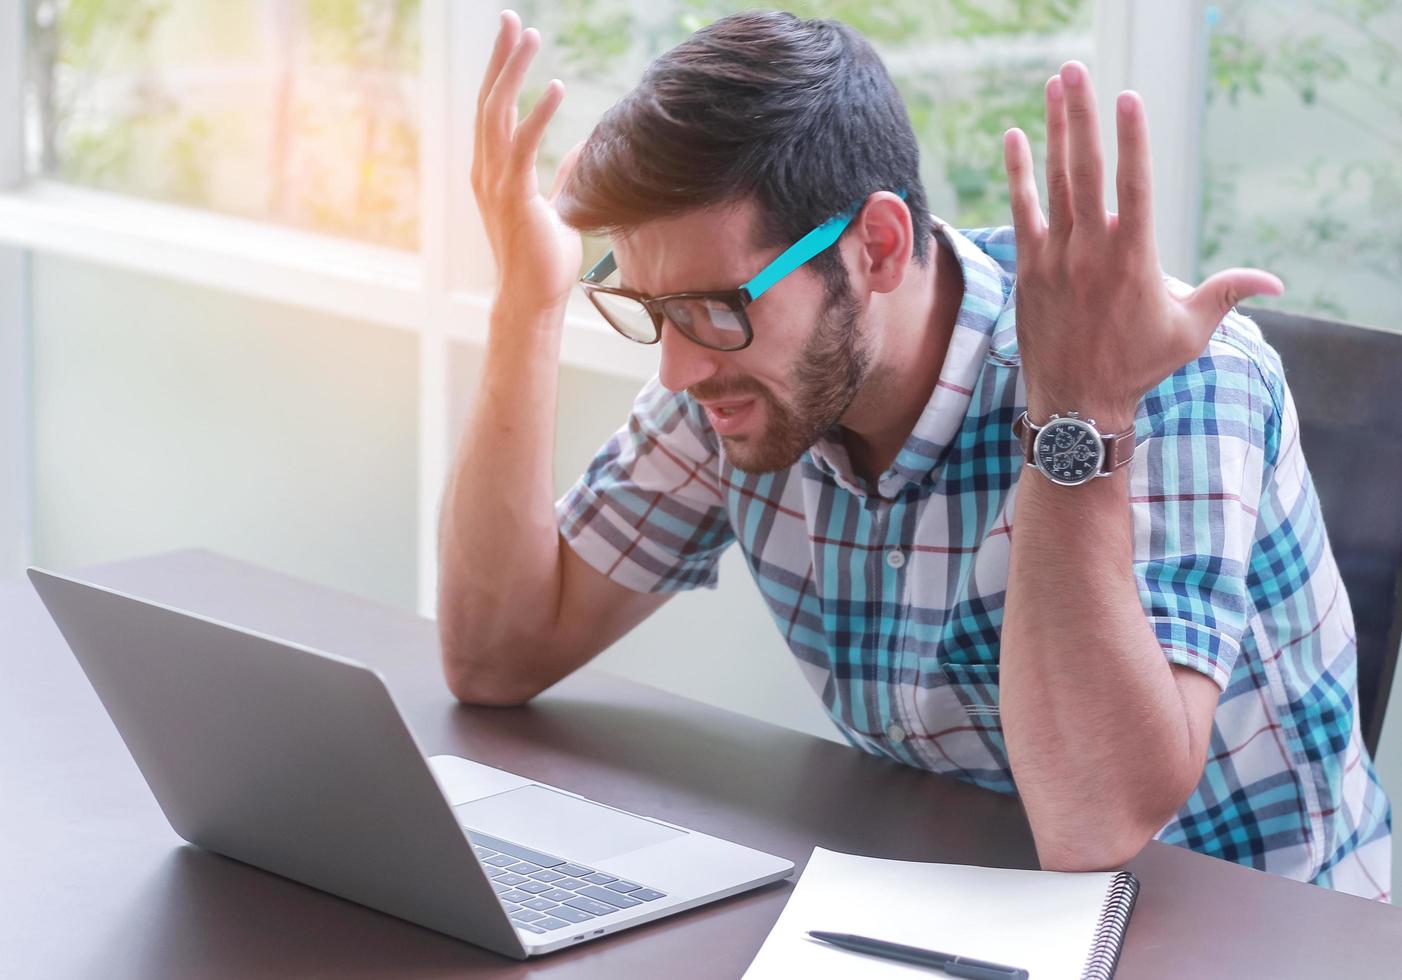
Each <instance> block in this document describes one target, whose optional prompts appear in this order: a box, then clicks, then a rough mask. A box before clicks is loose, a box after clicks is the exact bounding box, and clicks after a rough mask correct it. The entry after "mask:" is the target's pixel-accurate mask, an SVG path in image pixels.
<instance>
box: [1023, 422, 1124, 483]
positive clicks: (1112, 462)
mask: <svg viewBox="0 0 1402 980" xmlns="http://www.w3.org/2000/svg"><path fill="white" fill-rule="evenodd" d="M1086 421H1087V422H1089V423H1090V424H1091V425H1094V424H1095V420H1094V419H1086ZM1041 431H1042V426H1040V425H1037V424H1036V423H1034V422H1033V421H1032V418H1031V416H1029V415H1028V414H1027V412H1025V411H1024V412H1023V413H1022V414H1021V415H1019V416H1018V417H1017V418H1016V419H1015V420H1014V421H1013V435H1014V436H1016V437H1017V441H1018V445H1020V446H1021V447H1022V458H1023V461H1024V462H1025V463H1026V464H1027V465H1028V466H1033V467H1035V466H1036V465H1037V457H1036V453H1035V446H1036V442H1037V433H1039V432H1041ZM1096 431H1097V432H1098V431H1099V430H1098V429H1097V430H1096ZM1100 443H1101V445H1102V446H1104V448H1105V454H1104V458H1103V459H1102V461H1101V463H1100V473H1101V475H1102V476H1109V475H1110V474H1111V473H1113V472H1115V471H1116V470H1118V469H1119V468H1120V467H1122V466H1126V465H1128V464H1129V462H1130V460H1132V459H1134V445H1135V443H1134V426H1132V425H1131V426H1130V427H1129V428H1128V429H1125V430H1124V431H1123V432H1115V433H1112V434H1110V435H1105V434H1104V433H1101V435H1100Z"/></svg>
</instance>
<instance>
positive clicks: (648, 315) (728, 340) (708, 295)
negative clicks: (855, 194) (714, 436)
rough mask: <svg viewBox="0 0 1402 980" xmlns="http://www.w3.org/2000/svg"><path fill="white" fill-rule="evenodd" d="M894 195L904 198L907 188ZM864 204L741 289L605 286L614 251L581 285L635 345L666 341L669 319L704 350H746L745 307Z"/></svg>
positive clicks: (613, 268) (828, 241)
mask: <svg viewBox="0 0 1402 980" xmlns="http://www.w3.org/2000/svg"><path fill="white" fill-rule="evenodd" d="M896 193H897V194H899V195H900V197H901V199H902V200H904V199H905V194H906V192H905V190H904V189H902V190H898V191H896ZM861 204H862V202H860V201H859V202H858V203H856V204H854V205H853V206H852V207H850V208H848V209H847V210H846V211H843V212H842V213H841V214H837V215H834V216H833V217H831V218H829V219H828V220H827V221H824V222H823V223H822V224H821V225H819V226H818V227H816V228H814V229H813V230H812V231H810V232H809V233H808V234H806V235H804V236H803V237H802V238H800V239H799V240H798V241H796V242H794V243H793V244H792V245H790V246H789V247H788V248H786V249H785V250H784V251H783V252H782V253H781V254H780V255H779V257H778V258H776V259H775V260H774V261H773V262H770V263H769V264H768V265H766V266H765V267H764V268H763V269H761V270H760V271H759V274H758V275H756V276H755V277H754V278H753V279H751V280H750V281H749V282H747V283H745V284H744V285H743V286H740V287H739V288H738V289H724V290H718V291H713V292H693V293H667V294H666V295H663V296H646V295H644V294H642V293H638V292H634V291H633V290H631V289H624V288H622V287H621V286H617V285H604V283H605V282H606V281H607V280H608V279H610V278H611V277H613V276H614V275H615V273H617V271H618V263H617V262H616V261H615V260H614V257H613V250H612V249H609V251H608V252H607V254H605V255H604V257H603V258H602V259H600V260H599V261H598V263H596V264H595V266H594V267H593V268H592V269H590V270H589V271H588V272H586V273H585V274H584V275H583V276H582V277H581V278H580V280H579V284H580V286H582V287H583V289H584V293H585V295H586V296H588V297H589V301H590V302H591V303H593V304H594V307H595V308H596V309H597V310H598V311H599V312H600V313H601V314H602V315H603V317H604V319H605V320H607V321H608V322H609V326H611V327H613V329H615V330H617V331H618V332H619V333H621V334H622V335H623V336H625V337H627V338H628V339H629V340H631V341H633V342H634V343H639V344H655V343H657V342H658V341H659V340H661V339H662V323H663V321H664V320H670V321H671V322H672V325H673V326H675V327H676V328H677V329H678V330H679V331H681V333H682V336H684V337H686V339H687V340H690V341H691V342H693V343H695V344H699V345H700V346H702V347H708V348H710V349H711V350H718V351H736V350H743V349H744V348H746V347H748V346H750V342H751V341H752V340H754V331H753V330H752V329H751V327H750V318H749V315H748V314H746V313H745V307H747V306H749V305H750V304H751V303H753V302H754V301H755V300H757V299H759V298H760V297H761V296H763V295H764V294H765V293H766V292H767V291H768V290H769V289H770V287H772V286H773V285H774V284H775V283H777V282H779V281H780V280H781V279H783V278H784V277H785V276H787V275H788V274H789V273H791V272H793V271H794V270H795V269H798V268H799V267H801V266H802V265H803V264H804V263H806V262H808V261H809V260H811V259H812V258H813V257H814V256H816V255H819V254H821V253H822V252H823V251H824V250H825V249H827V248H829V247H830V246H831V245H832V244H833V243H834V242H836V241H837V240H838V238H840V237H841V236H842V233H843V232H844V231H845V230H846V229H847V226H848V225H849V224H851V223H852V219H853V218H855V217H856V216H857V212H858V211H859V210H861Z"/></svg>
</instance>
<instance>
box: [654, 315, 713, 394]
mask: <svg viewBox="0 0 1402 980" xmlns="http://www.w3.org/2000/svg"><path fill="white" fill-rule="evenodd" d="M659 343H660V344H661V347H662V364H661V366H660V367H659V368H658V371H657V375H658V379H659V380H660V381H661V382H662V386H663V387H664V388H666V389H667V390H668V391H682V390H684V389H686V388H690V387H691V386H692V385H696V384H700V383H701V382H702V381H705V380H706V379H707V378H709V377H711V376H712V375H714V374H715V373H716V369H717V368H719V367H720V360H719V358H720V356H721V355H720V353H719V352H718V351H713V350H711V349H710V348H707V347H702V346H701V345H700V344H698V343H696V342H695V341H694V340H690V339H688V338H687V337H686V336H685V335H684V334H683V333H682V332H681V331H680V330H678V329H677V328H676V325H675V324H673V323H672V322H671V321H670V320H668V321H666V322H664V323H663V326H662V339H661V341H659Z"/></svg>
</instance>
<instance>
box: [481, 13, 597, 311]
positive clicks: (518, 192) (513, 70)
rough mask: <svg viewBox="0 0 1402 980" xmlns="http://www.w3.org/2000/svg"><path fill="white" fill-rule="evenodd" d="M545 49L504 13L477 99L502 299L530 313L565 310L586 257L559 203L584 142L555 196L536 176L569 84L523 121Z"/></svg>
mask: <svg viewBox="0 0 1402 980" xmlns="http://www.w3.org/2000/svg"><path fill="white" fill-rule="evenodd" d="M539 49H540V34H539V33H537V32H536V30H535V29H534V28H531V29H528V30H525V31H522V30H521V21H520V18H518V17H517V16H516V14H515V13H513V12H511V11H509V10H508V11H505V12H503V13H502V15H501V27H500V30H499V31H498V32H497V41H496V46H495V47H494V48H493V49H492V57H491V60H490V61H489V62H488V63H487V73H486V75H485V76H484V77H483V79H482V89H481V92H479V93H478V96H477V126H476V131H475V134H474V137H473V151H472V192H473V195H474V196H475V197H476V198H477V206H478V207H479V208H480V209H481V212H482V223H483V224H484V225H485V226H486V229H487V238H488V240H489V241H490V242H491V246H492V255H493V256H494V257H495V258H496V263H497V302H498V304H503V303H504V304H506V305H507V306H508V307H509V308H510V309H511V310H513V311H516V312H519V313H522V314H528V315H529V314H533V313H541V312H545V311H549V310H556V309H563V307H564V304H565V301H566V299H567V298H568V297H569V291H570V289H571V287H572V286H573V284H574V281H575V279H576V278H577V277H578V275H579V264H580V262H581V261H582V259H583V252H582V245H581V243H580V239H579V233H578V232H576V231H574V230H573V229H571V228H570V227H568V226H567V225H566V224H565V223H564V222H563V221H561V220H560V216H559V214H558V213H557V212H556V210H555V205H554V201H555V198H556V197H557V196H558V195H559V193H560V189H561V187H563V186H564V183H565V180H566V178H567V177H568V176H569V172H570V169H571V168H572V167H573V166H574V161H575V159H576V158H577V157H578V155H579V149H580V147H579V146H576V147H575V148H574V149H573V150H571V151H570V153H569V154H568V155H566V157H565V159H564V160H563V161H561V163H560V167H559V170H558V171H557V172H556V174H555V183H554V186H553V187H552V188H551V191H550V195H549V197H548V198H547V197H544V196H542V195H541V193H540V188H539V186H538V182H537V180H536V169H535V165H536V152H537V151H538V150H539V149H540V142H541V139H542V137H544V135H545V126H546V124H547V123H548V122H550V118H551V116H553V115H554V114H555V110H556V109H557V108H558V107H559V105H560V101H561V100H562V99H563V98H564V95H565V87H564V85H563V84H562V83H561V82H560V81H559V79H554V80H552V81H551V82H550V84H549V85H547V86H546V88H545V92H544V93H543V94H542V95H541V97H540V100H539V101H538V102H536V104H535V105H534V106H533V107H532V108H531V111H530V112H529V113H528V114H527V115H526V118H525V119H524V120H521V121H520V122H519V123H518V122H517V119H516V115H517V113H516V101H517V99H518V98H519V97H520V94H521V85H522V82H523V81H524V79H525V77H526V69H528V68H529V67H530V64H531V59H532V58H533V57H535V53H536V51H538V50H539Z"/></svg>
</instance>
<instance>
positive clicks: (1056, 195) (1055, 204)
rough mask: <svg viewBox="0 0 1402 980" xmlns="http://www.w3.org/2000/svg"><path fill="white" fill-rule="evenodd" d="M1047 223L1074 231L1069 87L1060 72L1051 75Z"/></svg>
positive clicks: (1057, 231) (1058, 231) (1060, 232)
mask: <svg viewBox="0 0 1402 980" xmlns="http://www.w3.org/2000/svg"><path fill="white" fill-rule="evenodd" d="M1047 223H1048V224H1049V225H1050V226H1051V234H1053V235H1056V236H1059V237H1065V236H1066V235H1067V233H1069V232H1070V231H1071V224H1072V221H1071V178H1070V174H1069V173H1067V170H1066V89H1065V87H1064V86H1063V85H1062V83H1061V76H1060V75H1053V76H1052V77H1051V78H1049V79H1047Z"/></svg>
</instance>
